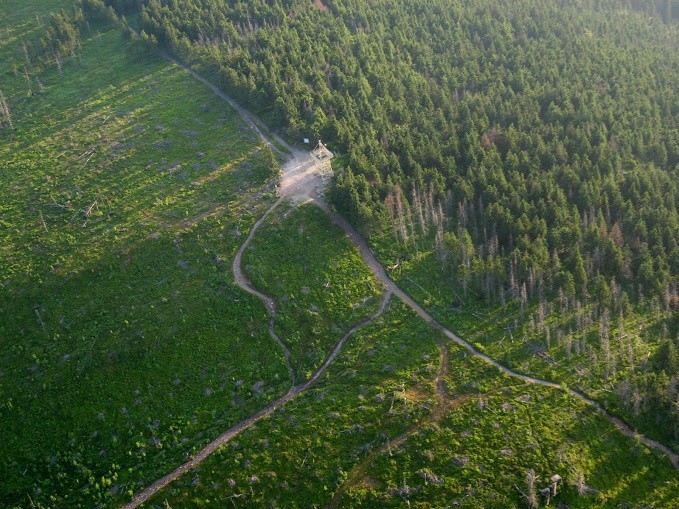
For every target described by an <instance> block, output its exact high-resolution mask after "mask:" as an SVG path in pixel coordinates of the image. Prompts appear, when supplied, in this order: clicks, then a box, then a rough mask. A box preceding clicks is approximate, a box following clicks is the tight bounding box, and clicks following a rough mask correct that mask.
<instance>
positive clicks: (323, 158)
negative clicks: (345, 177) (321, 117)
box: [311, 140, 335, 181]
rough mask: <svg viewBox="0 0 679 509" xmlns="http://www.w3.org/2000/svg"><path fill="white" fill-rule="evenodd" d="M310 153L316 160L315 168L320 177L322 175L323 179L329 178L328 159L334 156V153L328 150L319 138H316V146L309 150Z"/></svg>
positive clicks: (329, 165)
mask: <svg viewBox="0 0 679 509" xmlns="http://www.w3.org/2000/svg"><path fill="white" fill-rule="evenodd" d="M311 155H312V156H313V158H314V159H315V160H316V169H317V170H318V173H320V175H321V177H323V180H325V181H327V180H330V179H331V178H332V165H331V163H330V160H331V159H332V158H333V157H335V154H333V153H332V152H330V150H328V147H326V146H325V145H323V142H322V141H321V140H318V143H317V144H316V147H315V148H314V149H313V150H312V151H311Z"/></svg>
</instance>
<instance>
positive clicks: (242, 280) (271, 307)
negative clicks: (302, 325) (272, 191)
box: [232, 198, 295, 386]
mask: <svg viewBox="0 0 679 509" xmlns="http://www.w3.org/2000/svg"><path fill="white" fill-rule="evenodd" d="M282 201H283V198H279V199H278V200H276V203H274V204H273V205H271V207H269V208H268V209H267V211H266V212H264V214H263V215H262V217H260V218H259V219H258V220H257V221H256V222H255V224H254V225H252V228H251V229H250V233H249V234H248V236H247V238H246V239H245V242H243V244H242V245H241V247H240V248H239V249H238V251H237V252H236V256H235V257H234V258H233V265H232V267H233V278H234V280H235V281H236V284H237V285H238V286H240V287H241V288H242V289H243V290H245V291H246V292H248V293H249V294H251V295H254V296H255V297H257V298H258V299H259V300H261V301H262V302H263V303H264V306H266V309H267V310H268V311H269V314H270V315H271V318H270V320H269V335H270V336H271V337H272V338H273V340H274V341H275V342H276V343H277V344H278V346H280V347H281V350H283V355H284V356H285V364H286V366H287V367H288V373H289V374H290V381H291V382H292V385H293V386H294V385H295V371H294V369H293V368H292V363H291V362H290V348H288V346H287V345H286V344H285V343H283V341H281V338H279V337H278V335H277V334H276V331H275V330H274V327H275V325H276V301H275V300H273V299H272V298H271V297H269V296H268V295H265V294H263V293H262V292H260V291H259V290H256V289H255V288H254V287H253V286H252V285H251V284H250V282H249V281H248V278H247V277H246V276H245V274H244V273H243V267H242V259H243V253H244V252H245V250H246V249H247V248H248V247H249V246H250V243H251V242H252V239H253V237H254V236H255V232H256V231H257V229H258V228H259V227H260V225H261V224H262V223H263V222H264V220H265V219H266V218H267V217H268V216H269V214H271V212H273V211H274V209H275V208H276V207H278V205H280V204H281V202H282Z"/></svg>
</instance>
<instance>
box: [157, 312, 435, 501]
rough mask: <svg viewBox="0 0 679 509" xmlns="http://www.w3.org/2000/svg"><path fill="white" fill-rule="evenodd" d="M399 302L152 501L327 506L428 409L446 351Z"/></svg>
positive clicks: (429, 410)
mask: <svg viewBox="0 0 679 509" xmlns="http://www.w3.org/2000/svg"><path fill="white" fill-rule="evenodd" d="M414 316H415V315H414V314H412V313H411V312H410V311H409V310H406V308H405V307H404V306H403V305H402V304H401V303H400V302H399V301H397V300H396V301H393V302H392V304H391V306H390V308H389V310H388V311H387V312H386V313H385V315H383V316H382V317H381V318H379V319H378V320H377V321H376V322H374V323H373V324H372V325H370V326H368V327H366V328H365V329H362V330H360V331H358V332H357V333H356V335H355V336H353V337H352V338H351V339H350V340H349V341H348V343H347V345H346V347H345V350H344V352H343V353H342V354H341V355H340V356H339V357H338V358H337V360H336V362H335V364H333V365H332V366H331V367H330V369H329V371H328V373H327V374H326V375H325V376H324V377H323V378H322V379H321V380H320V381H319V383H318V384H317V385H316V386H315V387H313V388H312V389H310V390H309V391H308V392H307V393H305V394H303V395H302V396H300V397H299V398H298V399H296V400H295V401H293V402H291V403H290V404H288V405H286V406H285V407H282V408H280V409H278V411H277V412H276V413H275V414H274V415H273V416H272V417H271V418H269V419H267V420H266V421H264V422H262V423H260V424H258V425H257V426H256V427H255V428H252V429H250V430H248V431H246V432H245V433H243V434H242V435H241V436H239V437H238V438H237V439H236V440H235V441H233V442H231V443H230V444H228V445H226V446H225V447H223V448H222V449H221V450H220V451H219V452H218V453H216V454H215V455H214V456H212V457H210V458H208V459H207V460H206V461H205V462H204V463H203V464H202V465H201V466H200V467H199V468H198V469H196V470H195V471H193V472H192V473H191V474H188V475H187V476H186V477H184V478H182V479H180V480H179V481H177V482H176V484H174V485H171V486H170V487H168V488H167V489H165V490H164V491H162V492H161V493H159V494H158V495H157V496H156V497H155V498H154V499H152V500H151V501H150V502H149V506H152V505H153V504H163V503H164V501H165V500H167V501H168V502H169V504H170V505H171V506H172V507H229V506H230V505H231V504H235V505H236V506H237V507H321V506H324V505H325V504H327V503H329V502H330V500H331V498H332V494H333V492H334V490H335V489H336V488H337V486H338V485H339V484H340V483H341V482H342V481H343V479H344V478H345V477H346V475H347V473H348V471H349V470H350V469H351V468H352V466H353V465H354V464H355V463H356V462H358V461H360V460H361V459H362V458H364V457H365V456H366V455H367V454H369V452H370V451H371V450H372V449H374V448H377V447H379V446H381V445H382V444H383V443H384V442H385V441H388V440H390V439H391V438H393V437H395V436H398V435H399V434H401V433H403V432H404V431H405V430H406V429H408V428H409V427H410V426H413V425H414V424H415V423H416V422H417V421H418V420H420V419H422V418H424V417H425V416H426V415H428V414H429V413H430V412H431V410H432V407H433V405H434V394H433V385H432V383H431V381H432V379H433V376H434V374H435V373H436V372H437V371H438V360H439V357H438V351H437V348H436V346H435V342H434V337H433V334H432V331H431V330H430V329H429V327H428V326H427V325H426V324H424V323H423V322H421V321H419V320H416V319H414Z"/></svg>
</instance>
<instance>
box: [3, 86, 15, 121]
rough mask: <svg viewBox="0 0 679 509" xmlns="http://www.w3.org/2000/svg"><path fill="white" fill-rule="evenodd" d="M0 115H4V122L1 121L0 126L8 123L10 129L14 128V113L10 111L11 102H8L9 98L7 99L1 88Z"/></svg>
mask: <svg viewBox="0 0 679 509" xmlns="http://www.w3.org/2000/svg"><path fill="white" fill-rule="evenodd" d="M0 115H2V120H3V122H2V123H0V126H2V125H3V124H6V125H7V126H9V128H10V129H12V128H13V127H14V125H13V124H12V115H11V113H10V111H9V104H7V99H5V95H4V94H3V93H2V90H0Z"/></svg>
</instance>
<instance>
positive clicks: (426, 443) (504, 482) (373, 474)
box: [342, 362, 677, 508]
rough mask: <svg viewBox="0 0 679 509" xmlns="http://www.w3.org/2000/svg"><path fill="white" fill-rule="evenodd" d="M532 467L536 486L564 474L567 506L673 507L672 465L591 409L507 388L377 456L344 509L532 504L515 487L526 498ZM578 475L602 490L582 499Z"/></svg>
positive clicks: (545, 392) (538, 391)
mask: <svg viewBox="0 0 679 509" xmlns="http://www.w3.org/2000/svg"><path fill="white" fill-rule="evenodd" d="M452 364H453V365H452V366H451V370H452V369H454V367H455V366H457V364H458V363H457V362H453V363H452ZM481 390H483V389H482V388H481ZM529 469H533V470H534V471H535V472H536V473H537V475H538V476H539V479H540V480H539V481H538V483H537V487H538V488H543V487H544V486H547V485H548V484H549V479H550V477H551V476H552V475H554V474H559V475H561V476H562V477H563V478H564V480H565V486H562V487H561V489H560V494H559V495H558V498H557V499H556V502H557V503H558V502H563V503H565V504H567V505H568V507H620V506H621V505H620V504H625V506H630V507H632V506H633V507H640V506H645V505H648V504H651V505H655V506H657V507H670V506H671V505H672V502H673V500H674V493H675V490H676V488H677V479H676V475H675V471H674V469H673V467H672V466H671V464H670V463H669V461H668V460H661V459H660V458H659V457H658V455H657V454H654V453H651V452H649V450H648V449H646V448H644V447H643V446H640V445H639V444H638V443H636V442H635V441H634V440H631V439H628V438H626V437H623V436H622V435H620V434H619V433H618V432H617V430H615V429H614V428H613V427H612V426H611V425H610V423H609V422H608V421H607V420H606V419H604V418H603V417H602V416H600V415H597V414H594V413H593V412H592V411H591V410H590V409H589V408H588V407H586V406H584V405H583V404H580V403H578V402H574V401H573V400H571V399H570V398H568V397H565V396H564V395H563V394H562V393H560V392H559V391H554V390H549V389H545V388H540V387H535V386H526V385H516V384H514V385H513V386H508V384H504V385H499V386H498V385H495V390H494V391H493V392H489V393H486V394H483V395H481V396H478V397H475V398H473V399H472V401H471V402H467V403H464V404H463V405H461V406H460V407H459V408H456V409H454V410H453V411H452V412H451V413H450V414H449V415H448V416H447V417H445V418H443V419H442V420H441V421H440V422H438V423H436V424H431V425H429V426H427V427H425V428H423V429H421V430H420V431H419V432H418V433H416V434H414V435H412V436H411V437H410V438H409V439H408V440H407V441H406V442H405V443H403V444H402V445H401V446H400V447H398V448H394V449H392V450H391V453H390V454H383V455H381V456H379V457H378V458H376V459H375V460H374V461H373V462H372V463H371V464H370V465H368V466H367V468H365V471H364V473H363V476H362V477H361V479H360V482H358V483H356V484H355V485H354V486H353V487H351V488H350V489H348V490H347V492H346V493H345V495H344V497H343V499H342V507H403V506H404V505H405V504H408V505H410V506H411V507H442V506H446V505H450V504H452V505H455V506H460V507H479V508H482V507H526V503H525V501H524V500H523V499H522V497H521V495H520V494H519V492H518V490H517V489H516V486H518V487H519V488H520V489H521V490H522V491H524V492H526V491H527V489H526V482H525V476H526V472H527V471H528V470H529ZM578 474H581V475H582V476H583V478H584V480H585V484H586V485H587V486H589V487H590V488H592V490H596V491H597V492H600V493H598V494H597V493H595V492H594V491H589V493H588V494H585V495H582V496H581V495H578V493H577V489H576V487H575V486H576V485H577V479H578ZM542 503H544V499H543V500H542Z"/></svg>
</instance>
